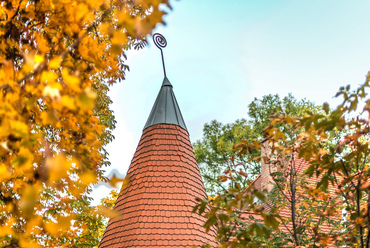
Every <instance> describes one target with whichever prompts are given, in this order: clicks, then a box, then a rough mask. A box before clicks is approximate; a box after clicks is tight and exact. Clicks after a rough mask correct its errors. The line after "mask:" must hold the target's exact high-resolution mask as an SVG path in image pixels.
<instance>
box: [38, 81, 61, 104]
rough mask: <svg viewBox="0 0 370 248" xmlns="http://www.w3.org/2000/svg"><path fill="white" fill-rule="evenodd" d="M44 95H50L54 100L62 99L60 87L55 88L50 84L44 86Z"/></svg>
mask: <svg viewBox="0 0 370 248" xmlns="http://www.w3.org/2000/svg"><path fill="white" fill-rule="evenodd" d="M42 95H43V96H44V97H50V98H51V99H52V100H54V101H60V100H61V96H60V91H59V89H58V88H54V87H52V86H50V85H48V86H46V87H45V88H44V90H43V91H42Z"/></svg>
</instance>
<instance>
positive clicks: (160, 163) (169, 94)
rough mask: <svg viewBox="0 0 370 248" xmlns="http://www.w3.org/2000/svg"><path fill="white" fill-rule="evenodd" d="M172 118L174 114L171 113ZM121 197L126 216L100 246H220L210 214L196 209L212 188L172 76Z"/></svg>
mask: <svg viewBox="0 0 370 248" xmlns="http://www.w3.org/2000/svg"><path fill="white" fill-rule="evenodd" d="M169 116H170V117H171V118H168V117H169ZM127 176H128V178H129V180H130V183H129V186H127V187H125V188H123V189H122V190H121V192H120V194H119V196H118V199H117V202H116V205H115V210H116V211H118V212H119V213H120V216H118V217H115V218H113V219H111V220H110V221H109V223H108V226H107V228H106V231H105V233H104V236H103V238H102V241H101V244H100V246H99V247H101V248H103V247H192V246H196V247H199V246H201V245H203V244H205V243H209V244H211V245H215V242H214V237H215V234H216V233H215V230H214V229H211V230H210V232H208V233H205V229H204V227H203V224H204V223H205V221H206V220H205V218H204V217H201V216H199V215H198V214H196V213H192V209H193V207H194V206H195V205H196V204H197V201H196V199H197V198H200V199H203V198H205V197H206V196H207V195H206V192H205V188H204V185H203V181H202V178H201V175H200V172H199V168H198V165H197V163H196V160H195V156H194V151H193V148H192V145H191V143H190V139H189V135H188V132H187V130H186V126H185V123H184V121H183V118H182V115H181V112H180V109H179V107H178V104H177V102H176V98H175V96H174V94H173V91H172V85H171V84H170V83H169V81H168V79H167V78H165V79H164V83H163V85H162V88H161V90H160V92H159V94H158V97H157V100H156V102H155V104H154V106H153V109H152V111H151V113H150V116H149V118H148V121H147V123H146V125H145V127H144V131H143V134H142V136H141V139H140V142H139V145H138V147H137V149H136V152H135V155H134V158H133V159H132V162H131V165H130V168H129V170H128V173H127Z"/></svg>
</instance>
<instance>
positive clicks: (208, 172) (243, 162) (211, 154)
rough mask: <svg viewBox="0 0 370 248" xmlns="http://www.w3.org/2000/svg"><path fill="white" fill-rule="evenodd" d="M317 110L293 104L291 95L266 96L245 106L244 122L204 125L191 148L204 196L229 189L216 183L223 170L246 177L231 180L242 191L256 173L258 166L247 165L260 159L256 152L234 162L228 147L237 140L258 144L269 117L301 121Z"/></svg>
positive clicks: (303, 103)
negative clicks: (300, 118)
mask: <svg viewBox="0 0 370 248" xmlns="http://www.w3.org/2000/svg"><path fill="white" fill-rule="evenodd" d="M319 110H320V107H319V106H317V105H315V104H314V103H313V102H311V101H309V100H306V99H302V100H297V99H296V98H295V97H294V96H293V95H292V94H289V95H288V96H286V97H284V98H280V96H279V95H277V94H276V95H271V94H270V95H265V96H263V97H262V99H257V98H255V99H254V100H253V101H252V102H251V103H250V104H249V105H248V119H241V120H236V121H235V123H231V124H226V125H224V124H222V123H220V122H218V121H216V120H213V121H211V123H209V124H208V123H206V124H205V125H204V128H203V138H202V140H198V141H197V142H195V143H194V144H193V146H194V152H195V157H196V159H197V162H198V164H199V169H200V171H201V174H202V177H203V181H204V183H205V187H206V190H207V193H208V194H209V195H215V194H217V193H218V192H222V191H225V190H226V189H227V187H228V186H231V185H230V184H225V183H222V182H220V181H219V180H217V178H219V177H220V176H222V174H223V172H224V171H225V170H236V171H240V170H241V171H243V172H244V173H246V174H247V175H248V177H245V176H244V175H235V180H236V181H237V182H238V183H239V184H240V185H241V186H242V187H246V186H247V185H248V184H249V183H250V180H251V179H254V178H255V177H256V176H257V175H258V174H259V173H260V164H259V163H256V162H255V161H253V160H252V161H250V158H253V157H255V156H259V155H260V153H259V151H257V150H255V152H254V153H251V154H243V155H242V156H238V157H236V158H234V157H233V155H234V150H233V149H232V146H233V145H234V144H236V143H238V142H239V141H240V140H248V141H253V140H259V141H260V140H262V138H263V129H264V128H265V127H266V126H267V125H268V124H269V121H270V117H271V114H273V113H275V114H278V113H286V114H289V115H291V116H296V117H302V116H303V115H304V114H306V113H308V112H314V113H317V112H318V111H319ZM230 158H233V161H231V159H230Z"/></svg>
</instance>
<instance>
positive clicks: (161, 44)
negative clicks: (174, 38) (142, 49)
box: [153, 33, 167, 77]
mask: <svg viewBox="0 0 370 248" xmlns="http://www.w3.org/2000/svg"><path fill="white" fill-rule="evenodd" d="M153 41H154V44H155V45H156V46H157V47H158V48H159V50H161V55H162V65H163V72H164V76H165V77H167V76H166V67H165V66H164V58H163V51H162V48H165V47H166V46H167V41H166V39H165V38H164V37H163V35H161V34H159V33H155V34H153Z"/></svg>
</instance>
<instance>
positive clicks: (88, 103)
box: [76, 87, 97, 111]
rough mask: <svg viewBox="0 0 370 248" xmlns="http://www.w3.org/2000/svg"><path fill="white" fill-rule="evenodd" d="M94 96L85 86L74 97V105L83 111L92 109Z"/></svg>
mask: <svg viewBox="0 0 370 248" xmlns="http://www.w3.org/2000/svg"><path fill="white" fill-rule="evenodd" d="M96 96H97V95H96V93H95V92H93V91H92V90H91V88H90V87H86V88H85V90H84V92H82V93H81V94H79V95H78V97H77V98H76V105H77V106H78V107H79V108H81V109H82V110H84V111H87V110H91V109H94V105H95V98H96Z"/></svg>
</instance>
